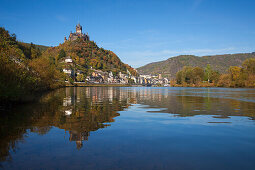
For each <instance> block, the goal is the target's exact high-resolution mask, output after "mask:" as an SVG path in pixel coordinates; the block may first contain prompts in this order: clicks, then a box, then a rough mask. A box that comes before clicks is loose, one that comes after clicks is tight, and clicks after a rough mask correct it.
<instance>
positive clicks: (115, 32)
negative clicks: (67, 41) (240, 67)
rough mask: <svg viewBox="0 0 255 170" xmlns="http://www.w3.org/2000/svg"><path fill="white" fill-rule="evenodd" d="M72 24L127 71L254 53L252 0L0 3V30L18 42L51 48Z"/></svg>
mask: <svg viewBox="0 0 255 170" xmlns="http://www.w3.org/2000/svg"><path fill="white" fill-rule="evenodd" d="M78 21H80V23H81V25H82V26H83V30H84V32H88V33H89V35H90V37H91V39H92V40H94V41H95V42H96V43H97V44H98V45H99V46H100V47H103V48H105V49H109V50H112V51H114V52H115V53H116V54H117V55H118V56H119V57H120V58H121V60H122V61H124V62H126V63H128V64H130V65H131V66H133V67H139V66H142V65H145V64H147V63H150V62H154V61H161V60H164V59H167V58H169V57H172V56H176V55H180V54H194V55H199V56H201V55H212V54H226V53H239V52H253V51H255V48H254V47H255V0H70V1H66V0H24V1H21V0H0V26H3V27H5V28H6V29H8V30H9V31H10V32H11V33H15V34H16V35H17V38H18V39H19V40H21V41H24V42H33V43H35V44H42V45H48V46H56V45H58V44H59V43H62V42H63V40H64V36H68V35H69V33H70V31H75V25H76V24H77V22H78Z"/></svg>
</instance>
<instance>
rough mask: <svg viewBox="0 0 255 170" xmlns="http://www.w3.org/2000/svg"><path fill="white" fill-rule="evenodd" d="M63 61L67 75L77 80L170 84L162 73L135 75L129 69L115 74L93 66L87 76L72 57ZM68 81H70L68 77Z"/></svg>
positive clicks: (105, 82) (96, 82)
mask: <svg viewBox="0 0 255 170" xmlns="http://www.w3.org/2000/svg"><path fill="white" fill-rule="evenodd" d="M63 63H64V68H63V72H64V73H65V74H66V75H67V77H69V78H72V79H73V80H74V81H77V82H84V83H85V82H86V83H88V84H139V85H164V86H167V85H168V84H169V80H168V79H167V78H162V76H161V74H159V75H139V76H133V75H131V74H130V72H129V71H128V70H127V71H126V74H125V73H122V72H119V73H118V74H113V72H111V71H110V72H105V71H102V70H96V69H93V68H92V67H91V68H90V70H89V72H90V73H89V75H87V76H86V77H85V74H84V73H83V72H82V71H81V70H77V69H76V70H75V69H74V68H75V64H74V62H73V60H72V59H71V57H66V58H65V59H64V61H63ZM66 81H68V79H67V80H66Z"/></svg>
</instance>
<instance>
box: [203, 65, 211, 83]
mask: <svg viewBox="0 0 255 170" xmlns="http://www.w3.org/2000/svg"><path fill="white" fill-rule="evenodd" d="M211 76H212V68H211V65H210V64H207V66H206V68H205V79H206V80H207V81H208V83H210V81H211Z"/></svg>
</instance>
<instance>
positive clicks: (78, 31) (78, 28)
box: [76, 23, 82, 34]
mask: <svg viewBox="0 0 255 170" xmlns="http://www.w3.org/2000/svg"><path fill="white" fill-rule="evenodd" d="M76 33H78V34H82V26H81V25H80V23H78V24H77V25H76Z"/></svg>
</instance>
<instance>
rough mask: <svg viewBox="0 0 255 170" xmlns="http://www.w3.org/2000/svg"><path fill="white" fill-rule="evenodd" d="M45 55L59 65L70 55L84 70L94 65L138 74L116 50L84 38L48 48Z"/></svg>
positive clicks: (97, 67)
mask: <svg viewBox="0 0 255 170" xmlns="http://www.w3.org/2000/svg"><path fill="white" fill-rule="evenodd" d="M43 56H45V57H48V58H50V59H51V60H53V61H54V62H55V64H56V66H57V67H58V66H59V64H60V62H61V60H62V59H63V58H65V57H68V56H70V57H71V58H72V59H73V61H74V62H75V64H76V65H77V67H79V68H76V69H79V70H82V71H83V72H87V71H89V70H90V68H91V67H92V68H93V69H97V70H102V71H112V72H113V74H117V73H119V72H122V73H127V70H128V71H129V72H130V73H131V74H132V75H136V70H135V69H133V68H132V67H131V66H129V65H127V64H125V63H123V62H122V61H121V60H120V58H119V57H118V56H117V55H116V54H115V53H114V52H112V51H110V50H105V49H103V48H99V47H98V46H97V45H96V43H95V42H94V41H84V40H82V39H77V40H75V41H66V42H65V43H63V44H60V45H59V46H56V47H50V48H48V49H47V50H46V51H45V52H44V53H43Z"/></svg>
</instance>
